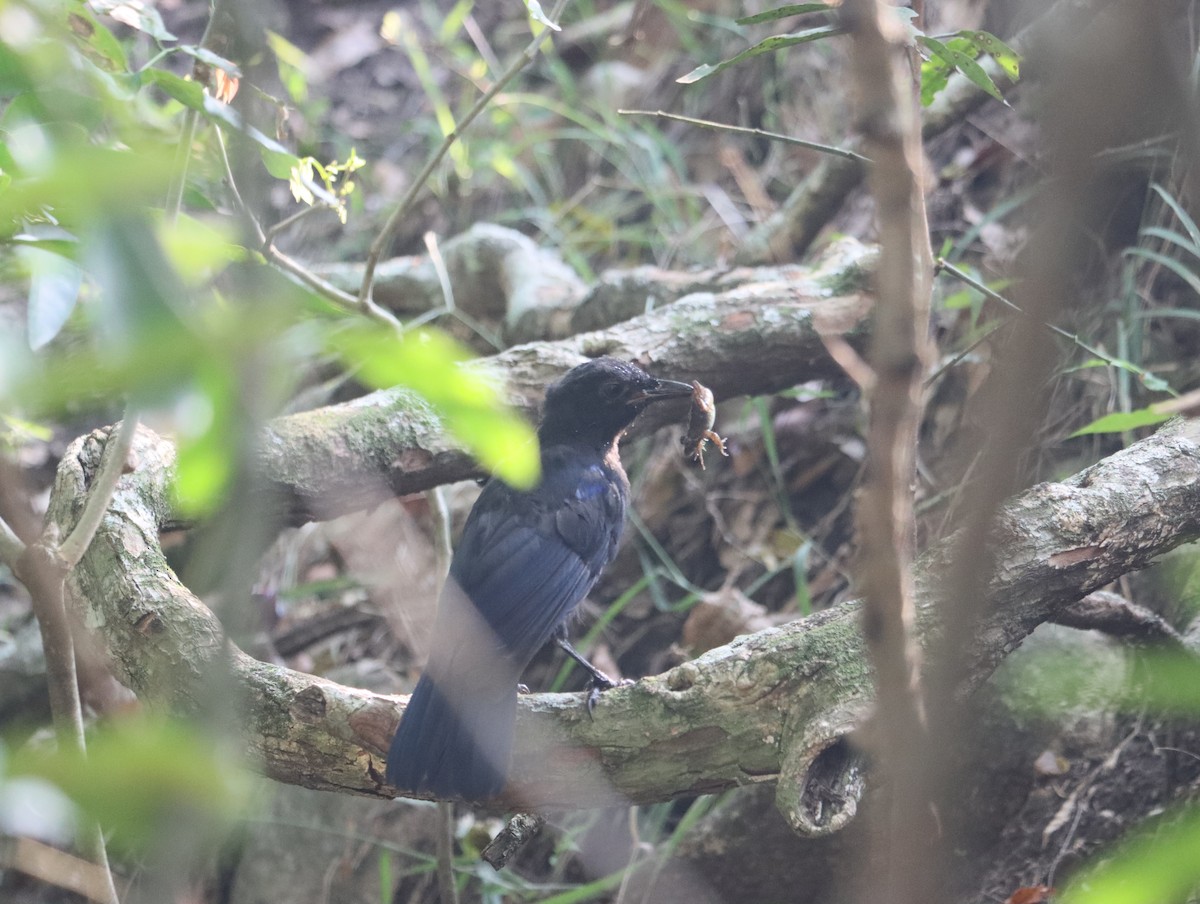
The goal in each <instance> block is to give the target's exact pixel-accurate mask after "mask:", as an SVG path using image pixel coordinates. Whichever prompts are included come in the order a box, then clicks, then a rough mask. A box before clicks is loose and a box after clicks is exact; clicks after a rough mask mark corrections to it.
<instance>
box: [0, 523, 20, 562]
mask: <svg viewBox="0 0 1200 904" xmlns="http://www.w3.org/2000/svg"><path fill="white" fill-rule="evenodd" d="M23 552H25V544H24V543H22V542H21V538H20V537H18V536H17V534H16V532H15V531H14V530H13V529H12V528H11V527H9V526H8V522H7V521H5V520H4V519H3V518H0V562H3V563H4V564H5V565H7V566H8V567H9V568H10V569H11V568H15V567H16V564H17V560H18V559H20V558H21V553H23Z"/></svg>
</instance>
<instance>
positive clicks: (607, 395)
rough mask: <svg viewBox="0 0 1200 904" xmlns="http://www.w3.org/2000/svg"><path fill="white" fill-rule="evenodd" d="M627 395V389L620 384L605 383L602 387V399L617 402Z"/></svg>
mask: <svg viewBox="0 0 1200 904" xmlns="http://www.w3.org/2000/svg"><path fill="white" fill-rule="evenodd" d="M623 395H625V387H624V386H623V385H622V384H620V383H605V384H604V385H603V386H601V387H600V397H601V398H603V399H607V400H608V401H610V402H615V401H616V400H617V399H619V398H621V396H623Z"/></svg>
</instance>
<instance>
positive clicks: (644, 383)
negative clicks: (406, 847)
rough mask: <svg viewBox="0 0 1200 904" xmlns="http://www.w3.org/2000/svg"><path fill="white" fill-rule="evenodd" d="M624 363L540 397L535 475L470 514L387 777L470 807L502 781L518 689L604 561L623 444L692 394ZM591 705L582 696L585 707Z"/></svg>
mask: <svg viewBox="0 0 1200 904" xmlns="http://www.w3.org/2000/svg"><path fill="white" fill-rule="evenodd" d="M691 394H692V387H691V386H690V385H689V384H687V383H676V382H673V381H670V380H657V379H655V378H654V377H651V376H650V375H649V374H647V373H646V372H645V371H643V370H641V369H640V368H638V367H636V366H635V365H632V364H626V363H624V362H622V361H618V360H617V359H615V358H609V357H605V358H597V359H596V360H594V361H589V362H587V363H586V364H581V365H580V366H579V367H576V368H574V369H573V370H571V371H570V372H568V373H567V374H566V376H564V377H563V378H562V379H561V380H559V381H558V382H557V383H554V384H553V385H551V386H550V387H549V389H547V391H546V402H545V405H544V406H543V409H542V421H541V424H540V425H539V426H538V440H539V443H540V445H541V455H542V480H541V483H540V484H539V485H538V486H537V487H535V488H534V489H533V490H529V491H520V490H514V489H513V488H512V487H509V486H508V485H507V484H505V483H502V482H501V481H499V480H495V479H492V480H489V481H488V483H487V485H486V486H485V487H484V488H483V492H482V493H480V494H479V498H478V499H477V500H476V502H475V507H474V508H472V509H471V514H470V515H469V516H468V517H467V523H466V526H465V527H464V528H463V535H462V539H461V540H460V541H459V545H458V549H457V550H456V551H455V553H454V559H453V561H452V563H451V565H450V576H449V579H448V580H447V582H446V587H445V590H444V591H443V592H442V597H441V601H440V603H439V607H438V617H437V622H436V624H435V626H434V637H433V649H432V651H431V653H430V655H429V662H428V665H427V666H426V669H425V672H424V674H423V675H422V676H421V680H420V681H419V682H418V683H417V686H416V688H415V689H414V691H413V695H412V697H411V699H410V700H409V703H408V708H407V709H406V710H405V712H404V716H403V718H402V719H401V720H400V727H399V729H398V730H397V731H396V736H395V737H394V738H393V739H392V745H391V748H390V749H389V751H388V758H387V780H388V782H389V783H390V784H392V785H394V786H395V787H397V788H399V789H401V790H404V791H410V792H417V793H429V794H432V795H434V796H437V797H462V798H467V799H473V800H480V799H483V798H488V797H492V796H494V795H496V794H498V793H499V792H500V790H501V789H502V788H503V787H504V784H505V781H506V779H507V776H508V768H509V758H510V754H511V751H512V740H513V728H514V724H515V721H516V710H517V682H518V680H519V679H520V677H521V672H522V671H524V669H525V666H526V665H528V663H529V660H530V659H532V658H533V656H534V654H535V653H537V651H538V650H539V649H541V647H542V646H543V645H544V644H545V643H546V642H547V641H548V640H550V639H551V638H554V639H556V640H557V641H558V643H559V644H560V645H561V646H562V647H563V649H564V650H566V651H567V652H568V653H569V654H571V655H572V656H574V657H575V658H576V659H578V660H579V661H580V662H581V664H583V665H584V667H585V668H587V669H588V671H589V672H590V673H591V675H592V680H593V691H594V693H595V692H598V690H599V689H601V688H606V687H612V682H611V681H610V680H609V679H608V677H607V676H605V675H604V673H603V672H600V671H599V670H598V669H596V668H595V667H593V666H592V665H591V664H590V663H588V662H587V661H586V660H584V659H583V657H582V656H580V655H579V654H578V653H576V652H575V650H574V649H573V648H572V647H571V645H570V644H569V643H568V641H567V632H566V621H567V618H568V616H569V615H570V614H571V612H572V611H573V610H574V609H575V607H576V606H577V605H578V604H579V602H580V601H581V600H582V599H583V598H584V597H585V596H587V594H588V591H590V590H591V589H592V586H593V585H594V584H595V583H596V579H597V578H598V577H599V576H600V572H601V571H602V570H603V569H604V567H605V566H606V565H607V564H608V563H609V562H611V561H612V559H613V556H615V555H616V552H617V544H618V542H619V541H620V538H621V531H622V529H623V527H624V524H625V508H626V506H627V505H628V503H629V480H628V478H626V476H625V471H624V469H622V467H621V459H620V457H619V455H618V454H617V443H618V442H619V441H620V438H621V435H622V434H623V433H624V432H625V430H626V428H628V427H629V425H630V424H632V423H633V420H634V418H636V417H637V416H638V414H639V413H640V412H641V411H642V410H643V409H645V408H646V406H648V405H649V404H651V403H652V402H655V401H658V400H660V399H672V398H680V397H683V396H690V395H691ZM592 699H594V698H589V706H590V704H591V701H592Z"/></svg>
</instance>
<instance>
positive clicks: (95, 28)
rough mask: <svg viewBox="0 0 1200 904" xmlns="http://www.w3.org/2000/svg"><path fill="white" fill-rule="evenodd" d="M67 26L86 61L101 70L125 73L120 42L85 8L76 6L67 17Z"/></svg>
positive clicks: (123, 50) (127, 65) (124, 60)
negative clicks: (81, 47)
mask: <svg viewBox="0 0 1200 904" xmlns="http://www.w3.org/2000/svg"><path fill="white" fill-rule="evenodd" d="M67 25H68V26H70V29H71V33H72V34H73V35H75V38H76V39H77V40H78V41H79V43H80V44H81V45H82V46H83V48H84V52H85V55H86V56H87V57H88V59H90V60H91V61H92V62H93V63H95V64H96V65H97V66H99V67H100V68H101V69H105V70H107V71H108V72H125V71H126V70H127V69H128V68H129V63H128V62H127V60H126V58H125V48H124V47H122V46H121V42H120V41H118V40H117V38H116V36H115V35H114V34H113V33H112V32H111V31H109V30H108V28H107V27H106V26H105V25H104V24H103V23H102V22H100V21H99V20H98V19H97V18H96V17H95V16H93V15H92V14H91V12H90V11H89V10H88V9H87V8H86V7H84V6H78V7H76V8H75V9H74V10H72V11H71V12H70V13H69V14H68V15H67Z"/></svg>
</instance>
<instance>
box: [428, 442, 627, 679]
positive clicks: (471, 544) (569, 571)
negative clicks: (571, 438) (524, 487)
mask: <svg viewBox="0 0 1200 904" xmlns="http://www.w3.org/2000/svg"><path fill="white" fill-rule="evenodd" d="M547 464H552V463H550V462H548V463H547ZM547 470H548V471H550V470H551V469H550V468H548V469H547ZM555 472H556V473H555ZM552 473H554V476H553V477H550V478H548V479H547V480H546V481H545V482H544V483H543V485H542V487H539V488H538V489H537V490H534V491H532V492H530V493H518V492H515V491H513V490H511V489H509V488H507V487H505V486H503V485H502V484H500V483H498V482H495V481H493V482H492V483H490V484H489V485H488V487H486V488H485V490H484V495H483V496H481V497H480V500H479V502H477V503H476V506H475V509H474V510H473V511H472V516H471V518H470V519H469V520H468V523H467V526H466V528H465V529H464V531H463V537H462V540H461V541H460V543H459V548H458V551H457V552H456V553H455V556H454V562H453V564H452V565H451V569H450V576H451V578H452V579H453V580H454V582H455V583H456V585H457V587H458V588H459V589H461V590H462V591H463V592H464V593H465V595H466V597H468V598H469V599H470V600H471V601H472V602H473V603H474V607H475V608H476V609H477V610H478V612H479V614H480V615H481V616H482V617H483V619H484V621H485V622H486V623H487V624H488V626H489V627H490V628H491V631H492V632H493V634H494V635H495V639H496V642H497V644H498V646H499V648H500V649H501V650H502V651H506V653H507V655H508V656H510V657H511V658H512V660H513V662H514V663H515V664H516V665H517V668H518V669H520V668H523V667H524V665H525V664H526V663H527V662H528V661H529V659H531V658H532V657H533V655H534V653H536V652H537V651H538V649H539V648H540V647H541V646H542V645H543V644H545V643H546V641H547V640H549V639H550V635H551V634H552V633H553V632H554V629H555V628H556V627H558V625H559V624H560V623H561V622H562V621H563V620H564V619H565V618H566V617H567V615H568V614H569V613H570V611H571V610H572V609H573V608H574V607H575V606H576V605H578V603H579V602H580V600H582V599H583V597H584V596H586V595H587V593H588V591H589V590H590V589H591V588H592V585H593V584H594V583H595V582H596V578H597V577H598V576H599V574H600V571H601V569H603V568H604V566H605V565H607V564H608V562H609V561H611V559H612V557H613V555H614V554H615V553H616V548H617V542H618V541H619V539H620V533H621V526H622V523H623V521H624V514H625V511H624V510H625V499H624V493H623V492H622V488H621V486H620V485H619V484H617V483H616V482H614V481H613V480H612V478H611V477H610V475H608V474H607V473H606V472H605V470H604V469H603V468H602V467H600V466H599V465H591V466H587V467H583V468H575V469H563V468H557V469H554V472H552ZM451 611H452V610H451ZM447 614H448V615H449V614H450V613H449V612H448V613H447ZM446 627H447V628H449V629H450V631H451V632H453V630H454V629H453V628H452V627H451V626H449V625H447V626H446ZM438 633H442V632H440V631H439V632H438ZM451 643H452V644H453V641H452V642H451Z"/></svg>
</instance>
